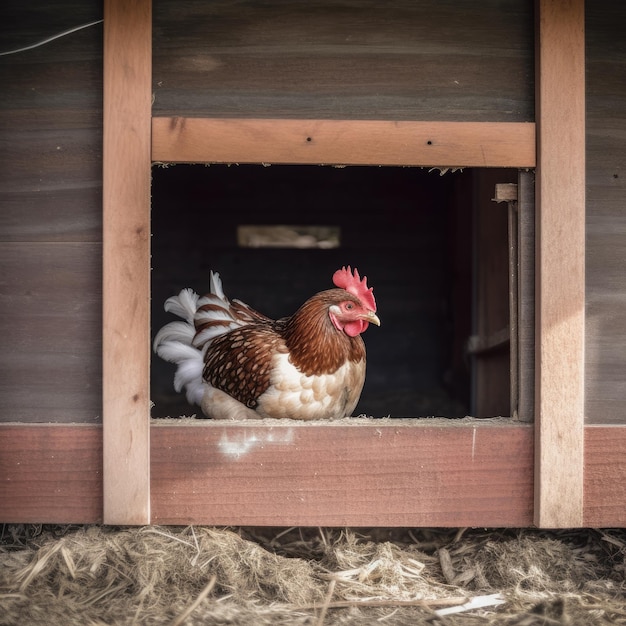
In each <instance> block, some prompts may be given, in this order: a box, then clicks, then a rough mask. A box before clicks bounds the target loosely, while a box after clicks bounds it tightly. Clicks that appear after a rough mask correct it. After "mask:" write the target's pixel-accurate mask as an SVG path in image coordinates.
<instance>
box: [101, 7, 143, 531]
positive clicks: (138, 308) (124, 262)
mask: <svg viewBox="0 0 626 626" xmlns="http://www.w3.org/2000/svg"><path fill="white" fill-rule="evenodd" d="M151 43H152V22H151V2H150V0H105V3H104V138H103V141H104V146H103V188H104V191H103V265H104V268H103V270H104V277H103V299H104V309H103V429H104V430H103V446H104V521H105V522H106V523H108V524H145V523H147V522H149V521H150V435H149V432H150V431H149V420H148V415H149V400H150V399H149V388H150V384H149V371H150V352H149V349H150V348H149V346H150V318H149V304H150V166H151V163H150V116H151V111H150V107H151Z"/></svg>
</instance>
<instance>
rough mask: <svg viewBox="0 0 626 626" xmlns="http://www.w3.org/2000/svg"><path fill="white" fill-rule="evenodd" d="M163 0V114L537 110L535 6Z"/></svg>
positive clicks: (494, 114)
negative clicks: (534, 46) (534, 41)
mask: <svg viewBox="0 0 626 626" xmlns="http://www.w3.org/2000/svg"><path fill="white" fill-rule="evenodd" d="M460 9H461V8H460V6H459V3H458V2H456V0H427V1H424V0H422V1H421V2H413V1H411V0H391V1H390V2H382V3H363V2H361V1H359V0H342V1H341V2H340V1H337V0H322V1H318V2H308V3H307V2H281V1H280V0H269V1H268V2H263V3H259V2H255V0H244V1H242V2H236V3H233V2H230V1H229V0H218V1H215V2H210V3H209V2H205V1H204V0H184V1H176V0H158V1H157V2H155V5H154V26H155V27H154V42H153V46H154V72H153V90H154V94H155V102H154V106H153V115H155V116H188V117H265V118H281V117H282V118H312V119H339V120H341V119H390V120H403V119H404V120H455V121H481V120H487V121H498V122H503V121H510V122H522V121H532V120H533V119H534V86H533V76H534V69H533V28H534V26H533V3H532V2H529V1H528V0H504V1H503V0H485V1H481V2H473V3H471V8H470V7H469V6H467V8H466V9H464V10H463V9H461V10H460Z"/></svg>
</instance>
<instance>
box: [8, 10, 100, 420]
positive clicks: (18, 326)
mask: <svg viewBox="0 0 626 626" xmlns="http://www.w3.org/2000/svg"><path fill="white" fill-rule="evenodd" d="M1 12H2V15H1V16H0V23H1V24H2V44H1V50H0V52H4V51H8V50H13V49H17V48H20V47H23V46H27V45H30V44H33V43H35V42H37V41H40V40H42V39H45V38H46V37H49V36H51V35H54V34H56V33H58V32H61V31H64V30H67V29H69V28H72V27H75V26H78V25H80V24H85V23H89V22H92V21H95V20H98V19H100V18H101V17H102V9H101V6H100V3H98V2H95V1H92V2H82V1H81V2H79V1H71V0H63V1H62V2H56V3H53V4H51V3H48V2H44V1H43V0H37V1H34V2H29V3H22V4H20V3H15V2H12V3H3V8H2V9H1ZM101 68H102V25H101V24H98V25H95V26H92V27H90V28H86V29H84V30H81V31H79V32H76V33H73V34H72V35H69V36H67V37H64V38H61V39H58V40H56V41H53V42H51V43H49V44H47V45H45V46H42V47H39V48H36V49H32V50H27V51H24V52H19V53H16V54H10V55H3V56H0V84H1V85H2V98H0V143H1V145H2V150H0V267H1V268H2V271H1V272H0V336H1V337H2V350H0V421H2V422H6V421H20V422H49V421H50V422H97V421H99V420H100V415H101V411H102V409H101V406H102V400H101V388H102V382H101V379H102V368H101V339H100V334H101V330H100V329H101V324H102V322H101V320H102V315H101V289H102V287H101V279H100V274H101V256H102V246H101V221H102V215H101V197H102V174H101V167H102V160H101V150H102V121H101V120H102V69H101Z"/></svg>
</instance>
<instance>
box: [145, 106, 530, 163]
mask: <svg viewBox="0 0 626 626" xmlns="http://www.w3.org/2000/svg"><path fill="white" fill-rule="evenodd" d="M152 160H153V161H156V162H164V163H276V164H278V163H283V164H286V163H299V164H325V165H408V166H421V167H437V166H442V167H444V166H445V167H446V168H451V167H515V168H525V167H534V166H535V124H534V123H530V122H528V123H524V122H511V123H509V122H410V121H400V122H390V121H377V120H285V119H213V118H189V117H154V118H152Z"/></svg>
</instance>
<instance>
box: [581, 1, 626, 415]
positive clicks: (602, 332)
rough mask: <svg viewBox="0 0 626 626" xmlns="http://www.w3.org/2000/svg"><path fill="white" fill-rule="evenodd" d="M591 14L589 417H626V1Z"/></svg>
mask: <svg viewBox="0 0 626 626" xmlns="http://www.w3.org/2000/svg"><path fill="white" fill-rule="evenodd" d="M586 20H587V23H586V56H587V58H586V66H587V103H586V104H587V224H586V228H587V230H586V251H587V258H586V282H587V293H586V315H587V321H586V345H585V351H586V389H585V397H586V418H587V422H588V423H591V424H626V403H625V402H624V399H625V397H626V350H625V349H624V346H626V279H625V268H626V38H625V37H624V32H626V4H624V3H620V2H611V0H597V1H594V2H587V3H586Z"/></svg>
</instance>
